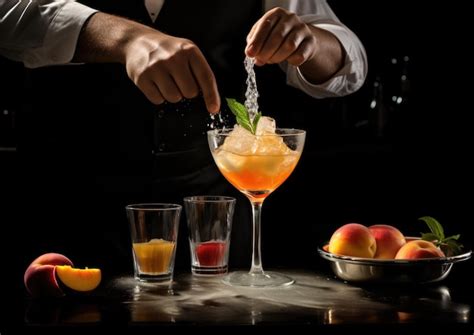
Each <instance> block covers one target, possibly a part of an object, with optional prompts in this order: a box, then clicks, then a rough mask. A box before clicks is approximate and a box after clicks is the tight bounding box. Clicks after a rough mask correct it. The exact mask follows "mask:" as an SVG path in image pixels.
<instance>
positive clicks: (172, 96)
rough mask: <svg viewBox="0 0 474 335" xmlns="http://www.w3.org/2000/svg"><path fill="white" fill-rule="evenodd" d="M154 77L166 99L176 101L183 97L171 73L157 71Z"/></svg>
mask: <svg viewBox="0 0 474 335" xmlns="http://www.w3.org/2000/svg"><path fill="white" fill-rule="evenodd" d="M153 79H154V82H155V85H156V86H157V87H158V89H159V90H160V92H161V94H162V95H163V98H165V100H166V101H169V102H172V103H176V102H179V101H181V100H182V99H183V95H182V93H181V91H180V90H179V88H178V86H177V85H176V83H175V82H174V80H173V78H172V77H171V75H170V74H169V73H167V72H163V71H156V72H155V75H154V76H153Z"/></svg>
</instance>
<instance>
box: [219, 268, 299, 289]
mask: <svg viewBox="0 0 474 335" xmlns="http://www.w3.org/2000/svg"><path fill="white" fill-rule="evenodd" d="M222 281H223V282H224V284H227V285H231V286H246V287H282V286H289V285H291V284H293V283H294V282H295V281H294V279H292V278H290V277H288V276H285V275H283V274H280V273H276V272H271V271H269V272H267V271H265V272H264V273H249V272H245V271H236V272H232V273H231V274H229V275H227V276H225V277H224V278H223V279H222Z"/></svg>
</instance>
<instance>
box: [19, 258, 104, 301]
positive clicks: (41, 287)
mask: <svg viewBox="0 0 474 335" xmlns="http://www.w3.org/2000/svg"><path fill="white" fill-rule="evenodd" d="M73 266H74V265H73V263H72V261H71V260H70V259H69V258H67V257H66V256H64V255H61V254H58V253H47V254H44V255H41V256H39V257H38V258H36V259H35V260H34V261H33V262H32V263H31V264H30V265H29V266H28V268H27V269H26V271H25V275H24V282H25V286H26V289H27V290H28V292H29V293H30V294H31V295H32V296H33V297H62V296H64V292H63V290H62V288H69V289H71V290H74V291H77V292H88V291H91V290H93V289H95V288H96V287H97V286H98V285H99V283H100V281H101V272H100V270H99V269H82V270H81V269H75V268H73ZM58 279H59V281H58ZM60 284H63V285H60Z"/></svg>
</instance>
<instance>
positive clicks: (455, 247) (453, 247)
mask: <svg viewBox="0 0 474 335" xmlns="http://www.w3.org/2000/svg"><path fill="white" fill-rule="evenodd" d="M440 248H441V250H443V252H444V254H445V255H446V256H448V257H449V256H454V255H459V254H460V253H461V252H462V248H464V246H463V245H462V244H459V243H458V242H456V241H453V240H449V241H446V242H445V243H443V244H442V245H441V246H440Z"/></svg>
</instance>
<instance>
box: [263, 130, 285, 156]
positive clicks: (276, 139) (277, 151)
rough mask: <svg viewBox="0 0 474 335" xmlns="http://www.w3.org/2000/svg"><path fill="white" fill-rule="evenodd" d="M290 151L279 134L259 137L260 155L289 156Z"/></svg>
mask: <svg viewBox="0 0 474 335" xmlns="http://www.w3.org/2000/svg"><path fill="white" fill-rule="evenodd" d="M290 151H291V150H290V149H289V148H288V147H287V146H286V144H285V142H284V141H283V138H282V137H281V136H279V135H277V134H273V135H271V134H267V135H263V136H260V137H258V146H257V151H256V153H257V154H259V155H288V154H289V153H290Z"/></svg>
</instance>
